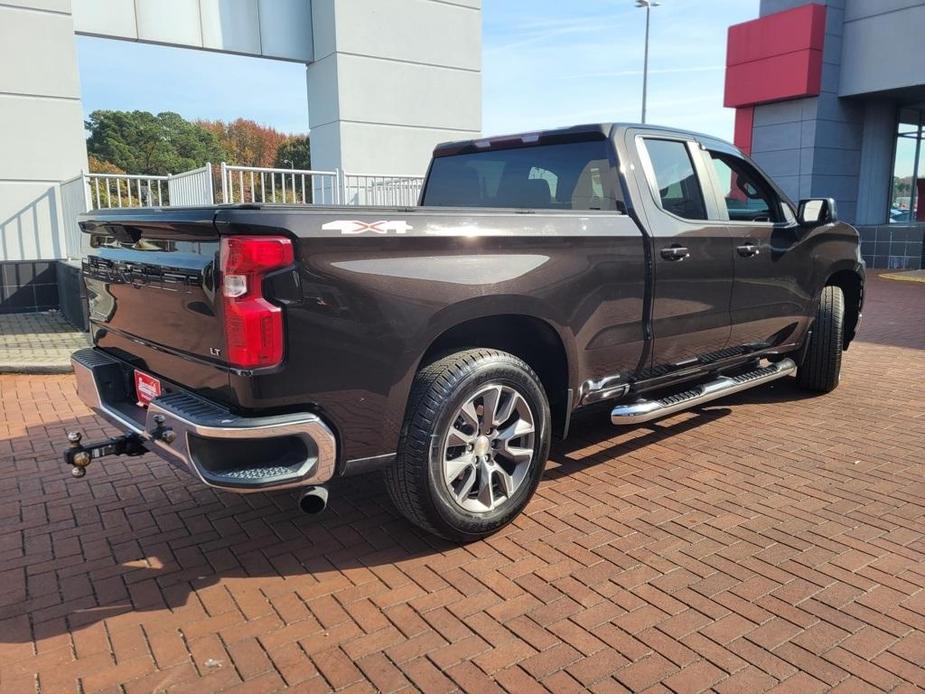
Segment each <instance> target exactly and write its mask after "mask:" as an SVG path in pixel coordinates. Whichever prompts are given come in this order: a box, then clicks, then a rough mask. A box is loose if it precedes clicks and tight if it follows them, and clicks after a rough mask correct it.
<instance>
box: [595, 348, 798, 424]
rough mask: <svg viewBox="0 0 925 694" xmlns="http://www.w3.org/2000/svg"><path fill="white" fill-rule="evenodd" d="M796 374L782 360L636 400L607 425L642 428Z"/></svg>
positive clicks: (615, 410) (616, 409)
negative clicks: (647, 423)
mask: <svg viewBox="0 0 925 694" xmlns="http://www.w3.org/2000/svg"><path fill="white" fill-rule="evenodd" d="M796 370H797V365H796V364H795V363H794V362H793V360H792V359H783V360H782V361H779V362H777V363H775V364H771V365H770V366H765V367H761V368H757V369H752V370H751V371H746V372H744V373H740V374H737V375H735V376H720V377H719V378H717V379H716V380H715V381H709V382H708V383H701V384H700V385H697V386H694V387H693V388H690V389H688V390H685V391H682V392H680V393H675V394H673V395H666V396H665V397H664V398H659V399H658V400H637V401H636V402H631V403H626V404H621V405H617V406H616V407H614V408H613V410H611V412H610V421H611V422H613V423H614V424H616V425H617V426H626V425H630V424H642V423H643V422H649V421H652V420H653V419H658V418H659V417H665V416H667V415H670V414H674V413H675V412H680V411H681V410H686V409H688V408H690V407H695V406H697V405H702V404H703V403H705V402H710V401H711V400H716V399H717V398H722V397H725V396H726V395H732V394H733V393H738V392H739V391H742V390H747V389H748V388H754V387H755V386H760V385H761V384H762V383H768V382H769V381H775V380H777V379H778V378H783V377H784V376H789V375H790V374H792V373H795V372H796Z"/></svg>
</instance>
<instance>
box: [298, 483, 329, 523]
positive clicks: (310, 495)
mask: <svg viewBox="0 0 925 694" xmlns="http://www.w3.org/2000/svg"><path fill="white" fill-rule="evenodd" d="M327 506H328V490H327V489H326V488H325V487H306V488H305V489H304V490H303V491H302V495H301V496H300V497H299V508H300V509H302V512H303V513H307V514H308V515H310V516H314V515H316V514H318V513H321V512H322V511H324V509H325V508H327Z"/></svg>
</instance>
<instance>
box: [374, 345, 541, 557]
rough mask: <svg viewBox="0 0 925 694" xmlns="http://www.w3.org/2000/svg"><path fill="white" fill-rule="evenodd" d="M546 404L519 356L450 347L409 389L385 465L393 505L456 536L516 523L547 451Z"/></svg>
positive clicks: (487, 532) (431, 527)
mask: <svg viewBox="0 0 925 694" xmlns="http://www.w3.org/2000/svg"><path fill="white" fill-rule="evenodd" d="M549 422H550V415H549V404H548V402H547V399H546V394H545V392H544V390H543V387H542V385H541V384H540V381H539V378H538V377H537V375H536V374H535V373H534V372H533V370H532V369H531V368H530V367H529V366H528V365H527V364H526V363H524V362H523V361H522V360H520V359H518V358H517V357H515V356H513V355H511V354H508V353H506V352H500V351H497V350H491V349H473V350H467V351H464V352H457V353H456V354H451V355H449V356H447V357H444V358H443V359H440V360H439V361H436V362H434V363H433V364H430V365H429V366H427V367H425V368H424V369H422V370H421V371H420V372H419V373H418V375H417V377H416V379H415V383H414V386H413V388H412V393H411V400H410V405H409V408H408V413H407V416H406V419H405V423H404V426H403V429H402V436H401V441H400V443H399V451H398V457H397V459H396V462H395V464H394V465H393V466H392V467H390V468H389V469H388V470H387V471H386V483H387V487H388V490H389V494H390V496H391V497H392V500H393V502H394V503H395V505H396V507H398V509H399V510H400V511H401V512H402V514H403V515H405V516H406V517H407V518H408V519H409V520H410V521H411V522H413V523H415V524H416V525H418V526H420V527H421V528H423V529H425V530H427V531H429V532H431V533H434V534H436V535H439V536H441V537H444V538H447V539H449V540H453V541H457V542H468V541H471V540H477V539H479V538H482V537H485V536H487V535H490V534H491V533H494V532H496V531H497V530H499V529H500V528H502V527H504V526H505V525H507V524H508V523H510V522H511V521H512V520H513V519H514V518H515V517H516V516H517V515H518V514H519V513H520V512H521V511H522V510H523V509H524V507H525V506H526V505H527V502H529V500H530V497H532V496H533V492H534V491H535V490H536V487H537V485H538V484H539V480H540V477H541V476H542V474H543V468H544V466H545V464H546V456H547V455H548V453H549V429H550V426H549Z"/></svg>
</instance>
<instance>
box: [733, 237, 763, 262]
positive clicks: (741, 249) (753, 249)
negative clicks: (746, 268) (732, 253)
mask: <svg viewBox="0 0 925 694" xmlns="http://www.w3.org/2000/svg"><path fill="white" fill-rule="evenodd" d="M736 251H737V252H738V254H739V255H740V256H742V257H743V258H751V257H752V256H753V255H758V254H759V253H761V250H760V249H759V248H758V246H757V245H755V244H754V243H752V242H751V241H747V242H746V243H743V244H742V245H741V246H736Z"/></svg>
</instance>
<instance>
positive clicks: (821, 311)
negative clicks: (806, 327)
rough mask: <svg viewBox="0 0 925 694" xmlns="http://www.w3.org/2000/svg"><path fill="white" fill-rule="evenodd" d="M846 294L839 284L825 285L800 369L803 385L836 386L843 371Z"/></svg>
mask: <svg viewBox="0 0 925 694" xmlns="http://www.w3.org/2000/svg"><path fill="white" fill-rule="evenodd" d="M844 324H845V297H844V295H843V294H842V290H841V289H840V288H838V287H832V286H829V287H824V288H823V290H822V296H821V297H820V299H819V308H818V309H817V311H816V320H815V322H814V323H813V332H812V334H811V335H810V338H809V346H808V347H807V349H806V354H805V355H804V358H803V363H802V364H800V368H799V370H798V371H797V383H798V384H799V385H800V387H801V388H805V389H806V390H813V391H816V392H819V393H829V392H831V391H833V390H835V387H836V386H837V385H838V380H839V376H840V374H841V355H842V347H843V345H844Z"/></svg>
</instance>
